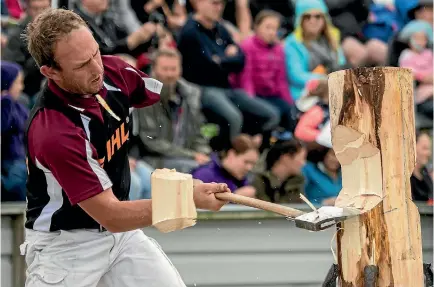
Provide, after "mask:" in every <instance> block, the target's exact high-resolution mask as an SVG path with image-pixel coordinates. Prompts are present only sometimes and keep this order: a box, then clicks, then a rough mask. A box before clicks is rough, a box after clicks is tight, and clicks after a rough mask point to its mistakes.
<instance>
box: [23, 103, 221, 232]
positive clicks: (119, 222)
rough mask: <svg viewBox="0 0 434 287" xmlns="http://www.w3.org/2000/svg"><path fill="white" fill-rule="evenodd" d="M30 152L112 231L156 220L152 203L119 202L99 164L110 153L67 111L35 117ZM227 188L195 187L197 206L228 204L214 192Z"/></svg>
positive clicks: (71, 198) (72, 197)
mask: <svg viewBox="0 0 434 287" xmlns="http://www.w3.org/2000/svg"><path fill="white" fill-rule="evenodd" d="M46 121H51V122H52V121H55V124H53V125H51V126H50V128H51V129H52V131H51V133H49V134H48V133H47V132H46V128H45V127H42V128H41V126H43V125H44V124H43V123H45V122H46ZM59 143H60V144H59ZM29 151H30V158H29V160H32V161H33V162H34V163H36V164H37V165H42V166H43V167H44V168H45V169H47V170H49V171H50V172H51V173H52V175H53V176H54V178H55V179H56V180H57V182H58V183H59V184H60V186H61V187H62V189H63V191H64V192H65V194H66V195H67V197H68V199H69V201H70V203H71V205H73V206H74V205H76V204H78V205H79V206H80V207H81V208H82V209H83V210H84V211H85V212H86V213H87V214H89V216H91V217H92V218H93V219H94V220H95V221H97V222H98V223H100V224H101V225H103V226H104V227H105V228H106V229H107V230H109V231H111V232H122V231H128V230H134V229H137V228H142V227H146V226H149V225H150V224H151V223H152V211H151V208H152V204H151V201H150V200H137V201H119V200H118V199H117V198H116V197H115V195H114V194H113V191H112V183H111V180H110V178H109V176H108V175H107V173H106V171H105V170H104V169H103V168H102V167H101V166H100V165H99V163H98V159H99V158H102V157H103V156H104V155H98V154H97V152H96V150H95V148H94V147H93V146H92V144H91V143H90V142H89V141H88V140H87V136H86V134H85V132H84V131H83V130H82V129H80V128H77V127H76V126H75V125H74V124H73V123H72V122H71V121H69V120H68V119H67V118H66V117H65V116H64V115H62V114H61V113H59V112H57V111H53V112H50V113H48V112H46V113H44V114H43V115H42V116H41V114H39V115H38V116H37V117H36V118H35V119H34V120H33V122H32V126H31V129H30V130H29ZM227 191H228V189H227V186H226V185H224V184H199V185H195V186H194V202H195V204H196V207H197V208H201V209H209V210H219V209H220V208H221V207H222V206H223V205H224V204H225V203H226V202H223V201H220V200H218V199H216V197H215V196H214V193H216V192H227Z"/></svg>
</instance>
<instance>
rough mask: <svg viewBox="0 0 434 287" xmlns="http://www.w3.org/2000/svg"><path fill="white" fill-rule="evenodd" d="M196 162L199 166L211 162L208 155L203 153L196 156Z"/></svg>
mask: <svg viewBox="0 0 434 287" xmlns="http://www.w3.org/2000/svg"><path fill="white" fill-rule="evenodd" d="M194 160H195V161H196V162H197V163H198V164H206V163H207V162H209V161H210V158H209V156H207V155H206V154H203V153H200V152H198V153H196V154H195V155H194Z"/></svg>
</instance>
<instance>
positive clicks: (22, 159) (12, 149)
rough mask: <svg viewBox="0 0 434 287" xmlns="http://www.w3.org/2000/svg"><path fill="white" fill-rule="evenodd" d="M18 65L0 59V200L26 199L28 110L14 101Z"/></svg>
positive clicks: (18, 85)
mask: <svg viewBox="0 0 434 287" xmlns="http://www.w3.org/2000/svg"><path fill="white" fill-rule="evenodd" d="M23 88H24V85H23V72H22V69H21V66H19V65H18V64H16V63H13V62H7V61H2V62H1V137H2V150H1V184H2V201H24V200H25V199H26V179H27V169H26V156H25V148H24V129H25V122H26V120H27V118H28V115H29V111H28V109H27V108H26V107H25V106H24V105H23V104H21V103H20V102H19V101H18V98H19V96H20V95H21V92H22V91H23Z"/></svg>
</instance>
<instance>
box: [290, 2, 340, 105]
mask: <svg viewBox="0 0 434 287" xmlns="http://www.w3.org/2000/svg"><path fill="white" fill-rule="evenodd" d="M295 19H296V20H295V30H294V32H293V33H292V34H291V35H289V36H288V37H287V38H286V39H285V42H284V50H285V61H286V72H287V76H288V82H289V88H290V92H291V95H292V98H293V99H294V100H295V101H296V100H298V99H299V98H300V97H301V96H302V91H303V89H304V87H305V86H306V84H307V83H308V82H309V81H310V80H312V79H326V77H327V74H328V73H330V72H333V71H336V70H339V69H341V67H342V66H344V65H345V64H346V59H345V56H344V54H343V51H342V48H341V47H340V32H339V30H338V29H337V28H336V27H334V26H333V25H332V23H331V20H330V16H329V15H328V9H327V6H326V5H325V3H324V2H323V1H322V0H299V1H297V2H296V7H295ZM317 71H319V72H317Z"/></svg>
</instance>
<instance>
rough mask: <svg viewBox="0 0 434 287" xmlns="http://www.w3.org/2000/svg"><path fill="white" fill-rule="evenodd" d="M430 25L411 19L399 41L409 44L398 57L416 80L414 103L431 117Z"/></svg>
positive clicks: (431, 32)
mask: <svg viewBox="0 0 434 287" xmlns="http://www.w3.org/2000/svg"><path fill="white" fill-rule="evenodd" d="M432 34H433V29H432V26H431V25H430V24H429V23H427V22H425V21H422V20H413V21H411V22H410V23H408V24H407V25H406V26H405V27H404V29H403V30H402V31H401V33H400V35H399V37H400V39H401V41H403V42H406V43H408V44H409V48H408V49H405V50H404V51H403V52H402V53H401V55H400V57H399V66H400V67H403V68H409V69H411V70H412V71H413V75H414V79H415V80H416V83H417V85H416V88H415V104H416V106H417V109H418V111H419V112H420V113H422V114H424V115H426V116H428V117H430V118H431V119H432V118H433V51H432V50H431V49H430V48H428V47H429V46H431V45H432Z"/></svg>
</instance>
